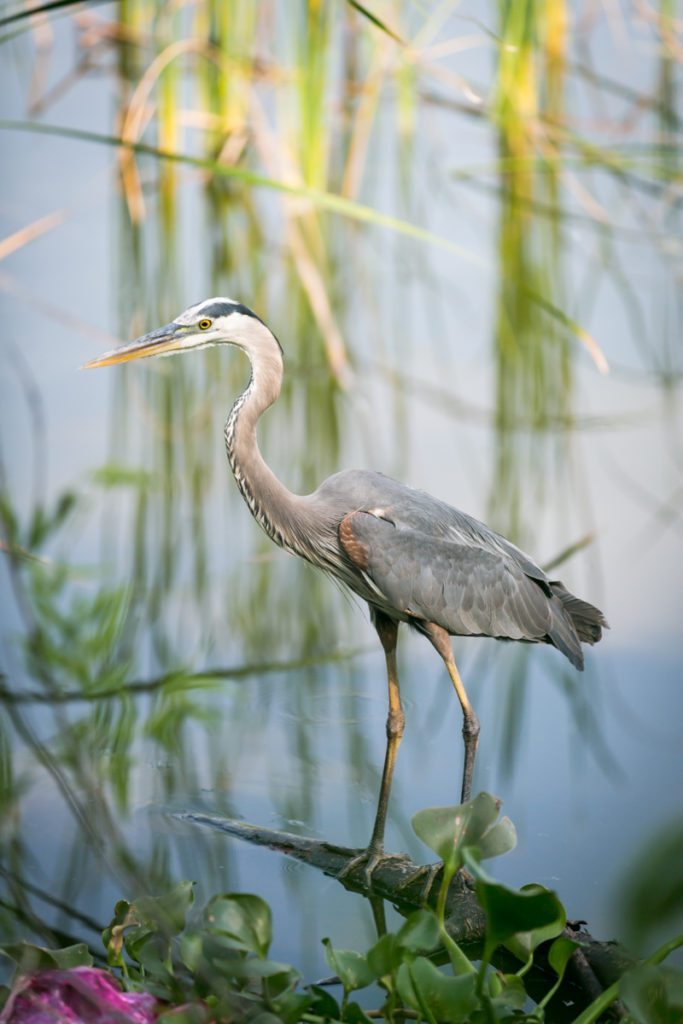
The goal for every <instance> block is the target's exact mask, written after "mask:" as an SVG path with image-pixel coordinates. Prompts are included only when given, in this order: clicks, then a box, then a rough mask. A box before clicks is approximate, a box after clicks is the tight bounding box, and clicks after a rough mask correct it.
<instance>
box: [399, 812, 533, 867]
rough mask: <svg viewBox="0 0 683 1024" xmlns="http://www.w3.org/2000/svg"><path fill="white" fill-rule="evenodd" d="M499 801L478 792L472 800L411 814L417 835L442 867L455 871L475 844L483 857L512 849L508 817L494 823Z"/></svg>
mask: <svg viewBox="0 0 683 1024" xmlns="http://www.w3.org/2000/svg"><path fill="white" fill-rule="evenodd" d="M499 810H500V801H499V800H496V798H495V797H493V796H491V794H490V793H478V794H477V796H475V797H474V799H473V800H470V801H469V802H468V803H466V804H460V805H458V806H455V807H428V808H426V809H425V810H423V811H418V813H417V814H416V815H415V816H414V817H413V820H412V825H413V830H414V831H415V833H416V835H417V836H418V837H419V838H420V839H421V840H422V841H423V843H425V844H426V845H427V846H428V847H429V848H430V849H431V850H433V851H434V853H436V854H437V856H439V857H440V858H441V860H442V861H443V863H444V866H445V869H446V870H447V871H448V872H449V873H455V872H456V871H457V870H458V869H459V868H460V867H462V864H463V859H462V852H463V850H464V849H466V848H467V847H474V848H476V849H477V850H478V851H479V856H480V857H482V858H486V857H495V856H498V854H499V853H505V852H507V851H508V850H511V849H512V848H513V847H514V846H515V843H516V841H517V837H516V833H515V830H514V826H513V825H512V823H511V822H510V821H508V819H507V818H504V819H503V820H502V821H500V822H498V824H496V819H497V817H498V812H499Z"/></svg>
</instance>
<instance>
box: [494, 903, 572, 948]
mask: <svg viewBox="0 0 683 1024" xmlns="http://www.w3.org/2000/svg"><path fill="white" fill-rule="evenodd" d="M537 888H538V886H536V885H533V884H532V885H523V886H522V888H521V889H520V890H519V891H520V892H534V891H536V889H537ZM566 923H567V920H566V915H565V914H564V908H563V913H562V919H561V923H560V921H559V920H557V921H552V922H551V923H550V924H547V925H544V926H543V927H541V928H533V929H532V930H531V931H529V932H518V933H517V935H513V936H512V937H511V938H510V939H508V940H507V941H506V942H505V947H506V949H509V950H510V952H511V953H514V955H515V956H516V957H518V958H519V959H520V960H522V961H524V962H526V961H527V960H528V959H529V957H530V956H531V954H532V953H533V952H534V950H536V949H537V948H538V947H539V946H540V945H541V944H542V943H543V942H549V941H550V939H554V938H555V937H556V936H557V935H559V934H560V932H561V931H562V930H563V929H564V926H565V925H566ZM567 941H568V942H569V941H571V940H570V939H568V940H567ZM570 955H571V954H570Z"/></svg>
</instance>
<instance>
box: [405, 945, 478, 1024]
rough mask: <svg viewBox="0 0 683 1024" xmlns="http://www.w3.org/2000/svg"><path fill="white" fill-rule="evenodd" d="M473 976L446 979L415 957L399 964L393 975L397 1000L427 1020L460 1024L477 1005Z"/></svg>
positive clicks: (428, 962) (421, 959)
mask: <svg viewBox="0 0 683 1024" xmlns="http://www.w3.org/2000/svg"><path fill="white" fill-rule="evenodd" d="M476 985H477V976H476V974H461V975H459V976H458V977H455V978H454V977H449V976H448V975H446V974H442V973H441V971H440V970H439V969H438V967H435V966H434V964H433V963H432V962H431V960H427V959H426V957H418V958H417V959H416V960H414V961H413V962H412V963H403V964H402V965H401V967H400V968H399V970H398V974H397V976H396V988H397V990H398V994H399V995H400V997H401V999H403V1001H404V1002H405V1003H407V1004H408V1006H410V1007H412V1009H413V1010H417V1012H418V1013H419V1014H421V1015H422V1016H424V1017H425V1019H427V1020H438V1021H448V1022H449V1024H460V1022H461V1021H466V1020H467V1019H468V1017H469V1016H470V1014H471V1013H472V1011H473V1010H474V1009H476V1007H477V1006H478V1005H479V999H478V996H477V993H476Z"/></svg>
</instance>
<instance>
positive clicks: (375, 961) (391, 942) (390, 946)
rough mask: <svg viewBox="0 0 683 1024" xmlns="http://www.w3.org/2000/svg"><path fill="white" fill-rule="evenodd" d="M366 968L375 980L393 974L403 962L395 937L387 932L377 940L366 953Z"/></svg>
mask: <svg viewBox="0 0 683 1024" xmlns="http://www.w3.org/2000/svg"><path fill="white" fill-rule="evenodd" d="M367 961H368V966H369V968H370V970H371V971H372V973H373V974H374V975H375V977H376V978H386V977H387V975H389V974H393V972H394V971H395V970H397V969H398V968H399V967H400V966H401V963H402V962H403V955H402V950H401V947H400V946H399V944H398V942H397V938H396V935H394V934H392V933H391V932H387V934H386V935H382V937H381V938H380V939H378V940H377V942H376V943H375V945H374V946H372V948H371V949H369V950H368V952H367Z"/></svg>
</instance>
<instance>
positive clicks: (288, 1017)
mask: <svg viewBox="0 0 683 1024" xmlns="http://www.w3.org/2000/svg"><path fill="white" fill-rule="evenodd" d="M272 1005H273V1009H274V1010H275V1012H276V1014H277V1015H278V1018H279V1019H280V1020H281V1021H284V1024H296V1022H297V1021H299V1020H301V1015H302V1013H304V1012H305V1011H306V1010H308V1008H309V1006H310V1005H311V997H310V996H309V995H304V994H303V993H302V992H286V993H285V994H284V995H281V996H278V998H277V999H273V1000H272Z"/></svg>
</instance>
